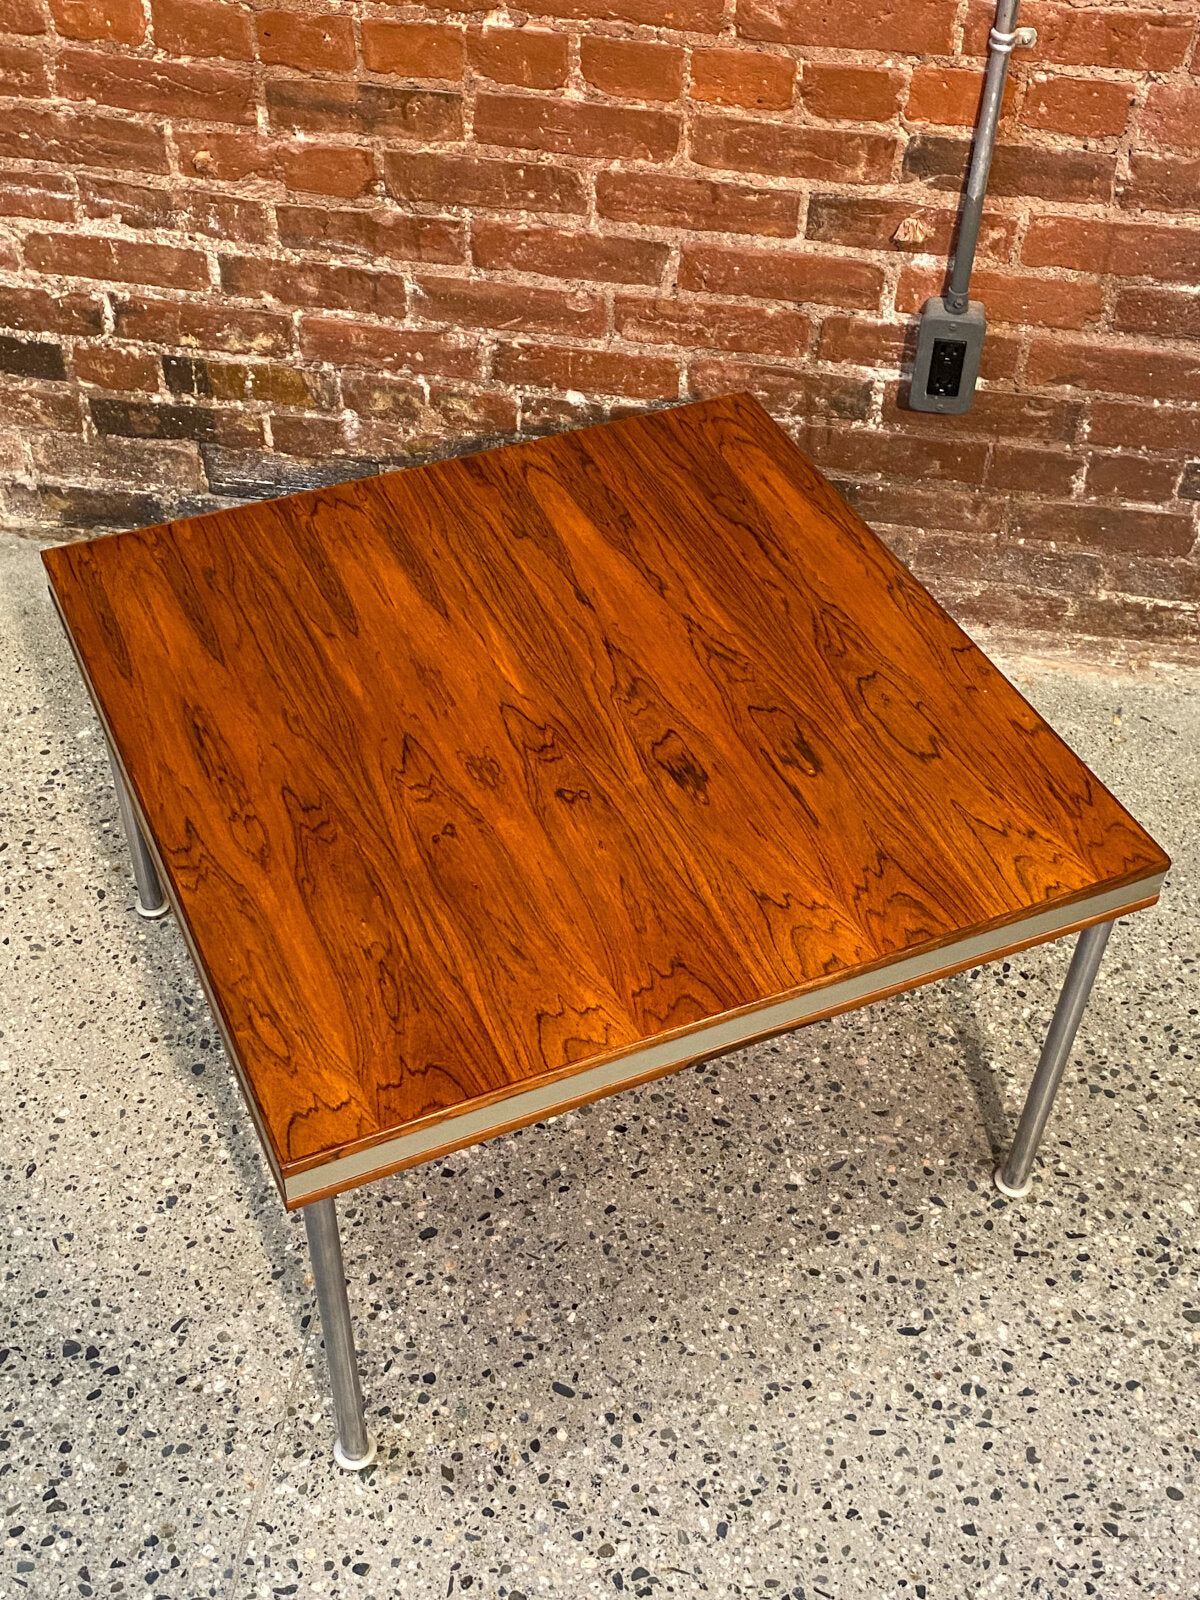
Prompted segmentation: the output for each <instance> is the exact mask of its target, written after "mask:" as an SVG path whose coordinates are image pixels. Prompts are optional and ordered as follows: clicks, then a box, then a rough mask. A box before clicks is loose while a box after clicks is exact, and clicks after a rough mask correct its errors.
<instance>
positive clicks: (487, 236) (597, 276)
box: [471, 221, 671, 283]
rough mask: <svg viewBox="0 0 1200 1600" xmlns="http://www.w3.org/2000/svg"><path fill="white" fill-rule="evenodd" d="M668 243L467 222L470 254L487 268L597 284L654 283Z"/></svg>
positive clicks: (560, 230) (660, 273)
mask: <svg viewBox="0 0 1200 1600" xmlns="http://www.w3.org/2000/svg"><path fill="white" fill-rule="evenodd" d="M670 253H671V252H670V246H669V245H665V244H660V243H658V242H657V241H655V240H653V239H636V238H628V237H624V236H622V235H619V234H599V233H590V232H586V231H585V230H583V229H575V228H544V227H526V226H522V225H521V224H519V223H513V222H486V221H476V222H473V223H472V224H471V256H472V259H473V260H474V262H475V264H476V266H479V267H486V268H489V269H491V270H493V271H496V270H500V271H503V270H506V269H507V270H509V271H512V272H537V273H541V274H543V275H544V276H548V277H552V278H586V279H592V280H597V281H600V282H603V283H657V282H658V281H659V279H660V278H661V277H662V272H663V268H664V266H665V265H666V262H667V257H668V256H669V255H670Z"/></svg>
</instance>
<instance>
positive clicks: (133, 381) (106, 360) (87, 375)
mask: <svg viewBox="0 0 1200 1600" xmlns="http://www.w3.org/2000/svg"><path fill="white" fill-rule="evenodd" d="M72 360H73V362H74V366H75V376H76V377H77V378H78V379H79V380H80V382H81V383H94V384H96V385H97V387H99V388H101V389H124V390H125V391H126V392H129V391H135V390H143V391H146V390H148V391H150V392H151V393H153V392H154V391H155V390H156V389H157V388H158V362H157V361H156V360H155V359H154V357H153V356H148V355H145V354H144V353H143V352H141V351H138V350H120V349H117V348H115V347H114V346H112V345H103V344H77V345H76V346H75V354H74V356H73V358H72Z"/></svg>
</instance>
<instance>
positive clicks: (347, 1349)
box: [304, 1197, 376, 1472]
mask: <svg viewBox="0 0 1200 1600" xmlns="http://www.w3.org/2000/svg"><path fill="white" fill-rule="evenodd" d="M304 1226H305V1228H306V1229H307V1230H308V1248H309V1253H310V1254H311V1256H312V1265H313V1276H314V1277H315V1278H316V1280H317V1305H318V1306H319V1307H320V1311H321V1332H322V1333H323V1334H324V1336H325V1356H326V1359H327V1361H328V1363H329V1383H330V1387H331V1388H332V1390H333V1414H334V1417H335V1419H336V1421H337V1438H336V1439H335V1440H334V1444H333V1456H334V1460H335V1461H336V1462H337V1464H338V1466H339V1467H345V1468H346V1469H347V1471H349V1472H360V1471H361V1470H362V1469H363V1467H369V1466H370V1465H371V1463H372V1461H374V1459H375V1449H376V1445H375V1440H374V1439H372V1437H371V1435H370V1434H369V1433H368V1432H367V1419H366V1417H365V1415H364V1414H363V1397H362V1386H361V1384H360V1383H359V1381H358V1360H357V1358H356V1356H355V1353H354V1329H353V1327H352V1326H351V1323H350V1301H349V1300H348V1298H347V1296H346V1269H345V1268H344V1267H343V1265H342V1241H341V1239H340V1238H339V1237H338V1220H337V1206H336V1205H335V1204H334V1202H333V1199H332V1197H331V1198H329V1199H327V1200H314V1201H313V1202H312V1203H311V1205H307V1206H305V1208H304Z"/></svg>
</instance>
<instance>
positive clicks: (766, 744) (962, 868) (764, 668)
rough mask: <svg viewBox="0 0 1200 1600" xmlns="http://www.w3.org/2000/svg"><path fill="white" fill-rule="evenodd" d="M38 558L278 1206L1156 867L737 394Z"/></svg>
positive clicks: (1032, 939)
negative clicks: (238, 1086)
mask: <svg viewBox="0 0 1200 1600" xmlns="http://www.w3.org/2000/svg"><path fill="white" fill-rule="evenodd" d="M45 561H46V566H47V568H48V571H49V576H50V582H51V588H52V592H53V594H54V596H55V599H56V601H57V603H58V606H59V609H60V612H61V614H62V617H63V620H64V622H65V624H66V628H67V632H68V635H69V637H70V639H71V642H72V645H73V647H74V649H75V652H76V655H77V657H78V660H79V663H80V666H81V668H82V670H83V673H84V676H85V679H86V681H87V684H88V687H89V689H90V692H91V694H92V697H93V700H94V702H95V705H96V708H97V711H98V713H99V715H100V717H101V719H102V721H103V723H104V726H105V729H106V732H107V734H108V737H109V739H110V742H111V744H112V746H113V748H114V751H115V754H116V759H117V761H118V763H119V765H120V768H121V770H122V772H123V774H124V776H125V779H126V782H127V784H128V786H129V789H130V791H131V794H132V797H133V801H134V804H135V807H136V809H137V811H138V813H139V814H140V819H141V822H142V824H143V827H144V829H145V832H146V834H147V837H148V839H149V841H150V844H151V846H152V849H153V850H154V852H155V854H156V856H157V858H158V860H159V862H160V865H161V869H162V876H163V881H164V885H165V887H166V890H167V893H168V895H169V897H170V900H171V902H172V904H173V906H174V908H175V911H176V913H177V916H178V919H179V922H180V926H181V927H182V929H183V931H184V934H185V937H186V938H187V940H188V942H189V944H190V946H191V949H192V953H193V955H194V957H195V959H196V962H197V966H198V969H199V972H200V975H201V978H202V980H203V982H204V984H205V987H206V989H207V992H208V995H209V999H210V1001H211V1004H212V1006H213V1009H214V1012H215V1014H216V1017H217V1019H218V1023H219V1025H220V1027H221V1031H222V1033H223V1036H224V1038H225V1042H226V1045H227V1047H228V1050H229V1054H230V1056H231V1059H232V1061H233V1063H234V1066H235V1068H236V1070H237V1072H238V1074H239V1076H240V1078H241V1082H242V1087H243V1089H244V1091H245V1094H246V1097H247V1100H248V1101H249V1104H250V1106H251V1109H252V1111H253V1113H254V1116H255V1120H256V1123H257V1126H258V1129H259V1133H260V1135H261V1137H262V1141H263V1145H264V1149H265V1151H266V1154H267V1158H268V1160H269V1162H270V1164H271V1167H272V1170H273V1172H274V1174H275V1177H276V1180H277V1182H278V1184H279V1186H280V1189H281V1192H282V1193H283V1196H284V1199H285V1201H286V1203H287V1204H288V1205H290V1206H295V1205H298V1204H303V1203H304V1202H306V1201H308V1200H311V1199H313V1198H316V1197H318V1196H320V1195H323V1194H328V1193H333V1192H336V1191H337V1190H339V1189H346V1188H350V1187H353V1186H355V1185H357V1184H359V1183H362V1182H365V1181H367V1180H368V1179H370V1178H373V1177H377V1176H379V1175H381V1174H383V1173H385V1172H389V1171H394V1170H396V1169H397V1168H399V1167H403V1166H408V1165H412V1164H413V1163H415V1162H418V1161H422V1160H427V1159H429V1158H431V1157H432V1156H436V1155H440V1154H444V1153H446V1152H447V1151H449V1150H452V1149H455V1148H458V1147H460V1146H461V1145H463V1144H467V1143H471V1142H474V1141H475V1140H477V1139H478V1138H480V1137H484V1136H486V1135H487V1134H489V1133H494V1132H499V1131H501V1130H503V1129H505V1128H511V1127H517V1126H520V1125H522V1124H524V1123H529V1122H533V1121H536V1120H540V1119H541V1118H542V1117H544V1116H546V1115H548V1114H551V1113H552V1112H554V1111H558V1110H562V1109H565V1108H567V1107H569V1106H571V1105H575V1104H579V1103H581V1102H583V1101H586V1100H589V1099H594V1098H596V1097H597V1096H598V1095H600V1094H604V1093H608V1092H609V1091H611V1090H612V1089H614V1088H618V1087H621V1086H623V1085H625V1084H630V1083H636V1082H642V1081H645V1080H646V1079H648V1078H650V1077H654V1076H656V1075H658V1074H659V1073H662V1072H665V1071H669V1070H671V1069H672V1068H674V1067H678V1066H681V1065H683V1064H685V1063H687V1062H689V1061H694V1060H696V1059H698V1058H700V1057H702V1056H704V1055H711V1054H715V1053H717V1052H719V1051H723V1050H728V1049H730V1048H732V1047H733V1046H735V1045H737V1044H739V1043H742V1042H745V1041H747V1040H749V1039H753V1038H758V1037H763V1036H765V1035H767V1034H769V1033H772V1032H776V1031H779V1030H780V1029H782V1028H785V1027H791V1026H795V1025H796V1024H797V1023H800V1022H803V1021H807V1020H811V1019H813V1018H816V1017H820V1016H828V1015H831V1014H832V1013H834V1012H836V1011H839V1010H844V1009H846V1008H848V1007H850V1006H854V1005H859V1004H862V1003H864V1002H865V1001H868V1000H871V999H874V998H877V997H879V996H882V995H885V994H889V993H893V992H895V991H897V990H899V989H902V988H907V987H911V986H913V985H914V984H917V983H921V982H924V981H927V980H928V979H929V978H931V977H934V976H938V975H941V974H944V973H948V972H953V971H957V970H960V969H962V968H964V967H967V966H972V965H976V964H978V963H979V962H980V961H982V960H985V959H989V958H990V957H992V956H995V955H999V954H1005V953H1008V952H1010V951H1013V950H1017V949H1021V948H1023V947H1024V946H1026V945H1028V944H1032V943H1036V942H1038V941H1039V940H1042V939H1047V938H1051V937H1054V936H1056V935H1057V934H1059V933H1063V932H1066V931H1069V930H1071V929H1073V928H1079V927H1082V926H1084V925H1086V924H1087V923H1089V922H1095V921H1099V920H1102V919H1107V918H1110V917H1113V916H1115V915H1118V914H1119V913H1121V912H1123V911H1128V910H1134V909H1137V908H1138V907H1140V906H1143V905H1148V904H1150V903H1152V902H1153V900H1154V899H1155V898H1156V896H1157V893H1158V889H1159V885H1160V883H1161V881H1162V877H1163V873H1164V872H1165V870H1166V868H1167V866H1168V865H1169V862H1168V860H1167V857H1166V856H1165V855H1164V853H1163V851H1162V850H1161V849H1160V848H1159V847H1158V845H1156V844H1155V843H1154V841H1153V840H1152V839H1151V838H1150V837H1149V836H1148V835H1147V834H1146V833H1145V832H1144V831H1143V829H1142V828H1141V827H1139V825H1138V824H1137V823H1136V822H1135V821H1134V820H1133V818H1132V817H1131V816H1130V815H1129V814H1128V812H1126V811H1125V810H1124V809H1123V807H1122V806H1121V805H1119V804H1118V802H1117V801H1116V800H1115V799H1114V798H1113V797H1112V795H1110V794H1109V793H1108V791H1107V790H1106V789H1105V788H1104V786H1103V785H1102V784H1101V783H1100V782H1099V780H1098V779H1097V778H1096V777H1094V775H1093V774H1092V773H1091V772H1090V771H1089V770H1088V768H1087V767H1086V766H1084V764H1083V763H1082V762H1081V761H1080V760H1079V759H1078V758H1077V757H1076V756H1075V755H1074V754H1072V752H1071V751H1070V750H1069V749H1068V748H1067V746H1066V745H1065V744H1064V743H1063V742H1062V741H1061V740H1060V739H1059V738H1058V737H1057V735H1056V734H1055V733H1054V732H1053V731H1052V730H1051V729H1050V728H1049V727H1048V726H1047V725H1046V723H1045V722H1044V721H1043V720H1042V719H1041V717H1039V716H1038V715H1037V713H1036V712H1034V711H1033V710H1032V709H1031V707H1030V706H1029V705H1028V704H1027V703H1026V702H1025V700H1024V699H1022V697H1021V696H1020V695H1019V694H1018V693H1017V691H1016V690H1015V689H1014V688H1013V687H1012V686H1011V685H1010V684H1009V683H1008V682H1007V681H1006V679H1005V678H1004V677H1003V676H1002V675H1001V673H1000V672H999V671H997V669H996V668H994V667H993V666H992V665H991V664H990V662H989V661H988V660H987V659H986V657H985V656H984V655H983V654H982V653H981V652H980V651H979V649H978V648H977V647H976V646H975V645H974V644H972V642H971V641H970V640H969V639H968V638H967V637H966V635H965V634H964V633H963V632H962V631H961V630H960V629H959V628H958V627H957V626H956V624H955V623H954V622H953V621H952V620H951V619H950V618H949V617H948V616H947V615H946V613H945V612H944V611H943V610H942V609H941V608H940V607H939V606H938V605H937V604H936V602H935V601H934V600H933V599H932V598H931V597H930V595H929V594H928V593H927V592H926V590H925V589H923V588H922V587H921V585H920V584H919V583H918V582H917V581H916V580H915V579H914V578H913V577H912V576H911V574H910V573H909V572H908V571H907V570H906V569H905V568H904V567H903V566H902V565H901V563H900V562H899V561H898V560H897V559H896V558H895V557H894V556H893V555H891V554H890V552H889V551H888V549H887V547H886V546H885V545H884V544H883V543H882V542H881V541H880V540H879V539H878V538H877V537H876V536H875V535H874V534H873V533H872V532H871V531H870V530H869V529H868V528H867V527H866V525H865V524H864V523H863V522H862V521H861V519H860V518H859V517H858V516H857V515H856V514H855V513H854V512H853V511H852V510H851V509H850V508H849V507H848V506H847V505H846V504H845V502H844V501H843V500H842V499H841V498H840V497H839V496H838V494H837V493H836V492H835V491H834V490H833V489H832V488H831V487H830V485H829V484H828V483H827V482H826V481H825V479H824V478H823V477H822V476H821V474H820V473H819V472H818V471H817V470H816V468H815V467H814V466H813V465H812V464H811V463H810V462H809V461H808V460H807V459H806V458H805V457H804V456H803V455H802V454H801V453H800V451H799V450H797V449H796V448H795V446H794V445H792V444H791V443H790V441H789V440H788V438H787V437H786V435H785V434H784V433H783V432H782V431H781V430H780V429H779V428H778V427H776V425H775V424H774V423H773V422H772V421H771V420H770V418H769V417H768V416H767V414H766V413H765V412H764V411H763V410H762V409H761V408H760V407H759V406H758V405H757V404H756V403H755V402H754V401H753V400H751V399H749V398H747V397H745V396H733V397H729V398H726V399H721V400H714V401H706V402H703V403H701V404H697V405H689V406H682V407H679V408H677V409H673V410H664V411H656V412H652V413H649V414H646V415H641V416H636V417H631V418H627V419H624V420H621V421H618V422H610V423H606V424H603V425H601V426H598V427H594V428H587V429H583V430H581V431H579V432H575V433H567V434H560V435H557V436H555V437H552V438H544V439H538V440H534V441H531V442H529V443H522V444H516V445H511V446H508V447H507V448H504V449H499V450H492V451H489V452H486V453H483V454H478V455H473V456H466V457H460V458H458V459H453V460H446V461H441V462H437V463H434V464H431V465H427V466H422V467H414V468H410V469H408V470H406V471H398V472H393V473H387V474H384V475H383V476H380V477H376V478H370V479H366V480H362V481H358V482H353V483H346V484H340V485H338V486H336V487H333V488H327V489H320V490H314V491H311V492H308V493H303V494H296V495H291V496H289V497H287V498H285V499H280V500H272V501H266V502H261V503H258V504H253V505H246V506H240V507H237V508H236V509H232V510H226V511H219V512H214V513H211V514H208V515H203V516H198V517H193V518H190V519H187V520H185V521H179V522H173V523H167V524H164V525H162V526H159V527H153V528H144V529H140V530H137V531H135V532H130V533H120V534H114V535H110V536H108V537H105V538H100V539H96V540H93V541H90V542H88V543H81V544H71V545H64V546H60V547H59V548H57V549H54V550H50V551H47V552H46V555H45Z"/></svg>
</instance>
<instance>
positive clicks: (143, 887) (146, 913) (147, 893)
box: [108, 745, 171, 920]
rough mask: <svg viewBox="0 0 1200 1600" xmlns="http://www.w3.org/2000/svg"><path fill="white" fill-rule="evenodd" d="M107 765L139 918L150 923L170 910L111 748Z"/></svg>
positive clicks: (110, 747)
mask: <svg viewBox="0 0 1200 1600" xmlns="http://www.w3.org/2000/svg"><path fill="white" fill-rule="evenodd" d="M108 764H109V766H110V767H111V768H112V775H113V783H114V784H115V786H116V790H117V810H118V811H119V812H120V814H121V826H122V827H123V828H124V830H125V838H126V840H127V841H128V844H129V854H130V855H131V856H132V857H133V881H134V883H135V884H136V885H137V912H138V916H139V917H147V918H150V919H151V920H152V919H153V918H155V917H164V916H166V914H167V912H168V911H169V910H170V909H171V908H170V906H169V905H168V904H167V897H166V895H165V894H164V893H163V891H162V884H161V883H160V882H159V881H158V870H157V868H156V867H155V865H154V857H153V856H152V855H151V854H150V846H149V845H148V844H147V843H146V836H145V834H143V832H142V830H141V826H140V824H139V823H138V820H137V817H136V816H135V815H134V810H133V801H132V800H131V799H130V798H129V790H128V789H127V788H126V787H125V779H124V778H123V777H122V776H121V769H120V767H118V765H117V758H116V756H114V755H113V753H112V746H111V745H110V746H109V748H108Z"/></svg>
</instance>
